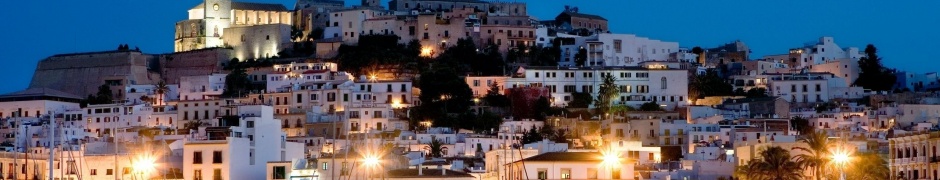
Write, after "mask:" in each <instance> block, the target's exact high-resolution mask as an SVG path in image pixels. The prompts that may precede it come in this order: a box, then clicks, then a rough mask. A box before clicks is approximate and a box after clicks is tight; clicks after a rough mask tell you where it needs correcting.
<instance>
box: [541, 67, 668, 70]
mask: <svg viewBox="0 0 940 180" xmlns="http://www.w3.org/2000/svg"><path fill="white" fill-rule="evenodd" d="M525 69H531V70H677V69H672V68H670V69H649V68H646V67H642V66H603V67H561V66H529V67H526V68H525Z"/></svg>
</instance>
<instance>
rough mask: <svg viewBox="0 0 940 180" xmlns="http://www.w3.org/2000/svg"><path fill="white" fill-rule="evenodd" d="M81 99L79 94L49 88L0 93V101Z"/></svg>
mask: <svg viewBox="0 0 940 180" xmlns="http://www.w3.org/2000/svg"><path fill="white" fill-rule="evenodd" d="M82 99H83V98H82V97H80V96H77V95H74V94H70V93H66V92H62V91H58V90H55V89H50V88H29V89H26V90H22V91H17V92H12V93H7V94H3V95H0V102H7V101H29V100H57V101H73V100H82Z"/></svg>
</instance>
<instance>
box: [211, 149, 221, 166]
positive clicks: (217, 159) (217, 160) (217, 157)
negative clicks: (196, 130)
mask: <svg viewBox="0 0 940 180" xmlns="http://www.w3.org/2000/svg"><path fill="white" fill-rule="evenodd" d="M212 163H213V164H221V163H222V151H212Z"/></svg>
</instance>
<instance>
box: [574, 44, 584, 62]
mask: <svg viewBox="0 0 940 180" xmlns="http://www.w3.org/2000/svg"><path fill="white" fill-rule="evenodd" d="M586 62H587V49H584V47H581V48H578V53H575V54H574V64H575V66H578V67H581V66H584V63H586Z"/></svg>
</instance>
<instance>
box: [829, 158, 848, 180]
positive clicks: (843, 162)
mask: <svg viewBox="0 0 940 180" xmlns="http://www.w3.org/2000/svg"><path fill="white" fill-rule="evenodd" d="M849 161H851V157H849V153H848V152H845V151H835V152H833V153H832V163H833V164H835V165H836V166H837V167H839V179H841V180H845V166H846V164H848V163H849Z"/></svg>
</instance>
